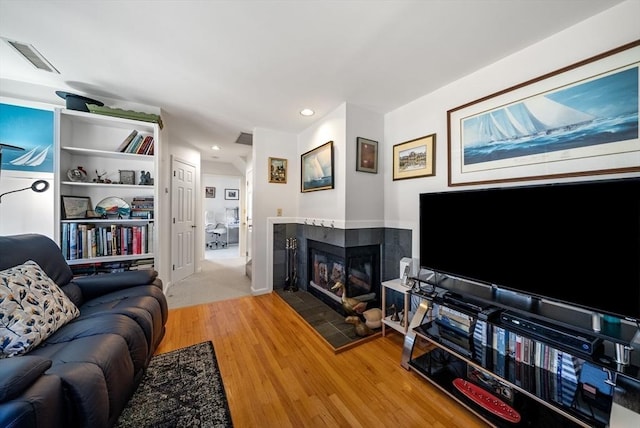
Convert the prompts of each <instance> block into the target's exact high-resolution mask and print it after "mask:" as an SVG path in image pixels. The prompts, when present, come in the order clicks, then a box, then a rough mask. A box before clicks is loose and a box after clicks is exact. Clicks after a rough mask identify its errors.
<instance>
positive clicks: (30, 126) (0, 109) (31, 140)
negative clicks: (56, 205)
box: [0, 103, 54, 176]
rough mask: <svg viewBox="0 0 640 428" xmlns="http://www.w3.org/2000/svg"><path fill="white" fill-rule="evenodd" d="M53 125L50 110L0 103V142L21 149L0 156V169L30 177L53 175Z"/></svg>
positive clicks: (52, 114)
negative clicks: (25, 174) (0, 162)
mask: <svg viewBox="0 0 640 428" xmlns="http://www.w3.org/2000/svg"><path fill="white" fill-rule="evenodd" d="M53 122H54V112H53V111H52V110H44V109H41V108H36V107H30V106H27V105H14V104H6V103H0V143H4V144H8V145H11V146H14V147H16V148H19V149H20V150H6V151H5V152H4V153H3V155H2V156H0V160H1V161H2V165H0V169H1V170H4V171H10V172H12V173H13V172H15V171H20V172H21V173H28V174H29V173H30V174H31V175H38V174H42V173H53V158H54V153H53V152H54V130H53ZM23 176H24V175H23Z"/></svg>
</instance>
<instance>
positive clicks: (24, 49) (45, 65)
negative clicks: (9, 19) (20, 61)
mask: <svg viewBox="0 0 640 428" xmlns="http://www.w3.org/2000/svg"><path fill="white" fill-rule="evenodd" d="M5 40H6V41H7V43H9V45H11V47H12V48H14V49H15V50H16V51H18V53H19V54H20V55H22V56H23V57H24V58H25V59H26V60H27V61H29V62H30V63H31V64H32V65H33V66H34V67H35V68H37V69H38V70H44V71H48V72H50V73H57V74H60V72H59V71H58V70H57V69H56V68H55V67H54V66H53V65H51V63H50V62H49V61H47V59H46V58H45V57H43V56H42V55H41V54H40V52H38V51H37V50H36V48H34V47H33V45H30V44H27V43H21V42H16V41H15V40H7V39H5Z"/></svg>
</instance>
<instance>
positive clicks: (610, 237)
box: [419, 178, 640, 320]
mask: <svg viewBox="0 0 640 428" xmlns="http://www.w3.org/2000/svg"><path fill="white" fill-rule="evenodd" d="M419 233H420V265H421V266H423V267H426V268H430V269H434V270H437V271H440V272H444V273H447V274H450V275H454V276H457V277H460V278H466V279H472V280H475V281H478V282H482V283H486V284H492V285H496V286H498V287H502V288H505V289H509V290H515V291H518V292H524V293H527V294H531V295H534V296H541V297H546V298H548V299H551V300H555V301H560V302H563V303H569V304H572V305H578V306H582V307H584V308H587V309H589V310H595V311H597V312H600V313H603V314H609V315H615V316H621V317H624V318H628V319H631V320H640V178H631V179H617V180H598V181H589V182H574V183H566V184H547V185H534V186H517V187H508V188H493V189H483V190H463V191H447V192H438V193H422V194H421V195H420V232H419Z"/></svg>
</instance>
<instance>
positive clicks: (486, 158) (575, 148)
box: [447, 40, 640, 186]
mask: <svg viewBox="0 0 640 428" xmlns="http://www.w3.org/2000/svg"><path fill="white" fill-rule="evenodd" d="M639 67H640V40H638V41H635V42H632V43H629V44H626V45H623V46H620V47H618V48H616V49H613V50H610V51H607V52H605V53H602V54H600V55H597V56H594V57H591V58H588V59H586V60H583V61H580V62H578V63H576V64H573V65H570V66H567V67H564V68H562V69H559V70H556V71H554V72H551V73H548V74H546V75H544V76H541V77H538V78H535V79H532V80H529V81H527V82H524V83H522V84H519V85H516V86H513V87H511V88H508V89H505V90H502V91H500V92H497V93H494V94H492V95H488V96H486V97H483V98H480V99H478V100H475V101H472V102H470V103H467V104H464V105H461V106H459V107H456V108H454V109H451V110H449V111H448V112H447V127H448V131H449V132H448V156H449V173H448V184H449V186H460V185H468V184H487V183H499V182H509V181H525V180H540V179H550V178H554V179H555V178H561V177H572V176H586V175H604V174H617V173H625V172H634V171H640V140H639V138H638V107H639V98H638V81H639Z"/></svg>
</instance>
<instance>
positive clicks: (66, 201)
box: [62, 195, 93, 220]
mask: <svg viewBox="0 0 640 428" xmlns="http://www.w3.org/2000/svg"><path fill="white" fill-rule="evenodd" d="M92 208H93V206H92V205H91V198H88V197H85V196H64V195H63V196H62V219H63V220H73V219H81V218H87V211H90V210H91V209H92Z"/></svg>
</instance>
